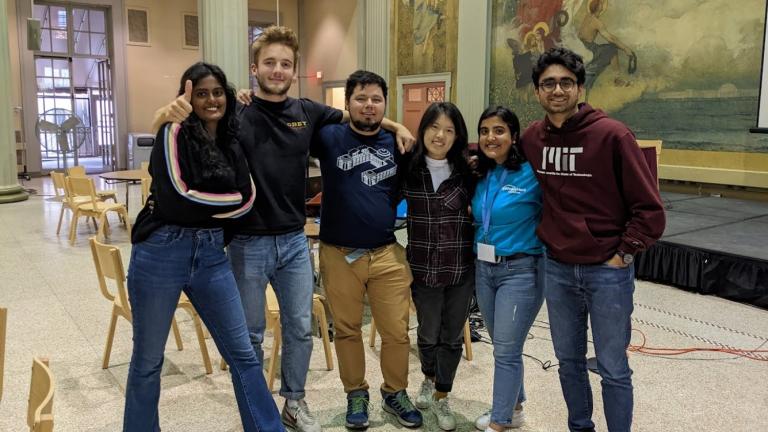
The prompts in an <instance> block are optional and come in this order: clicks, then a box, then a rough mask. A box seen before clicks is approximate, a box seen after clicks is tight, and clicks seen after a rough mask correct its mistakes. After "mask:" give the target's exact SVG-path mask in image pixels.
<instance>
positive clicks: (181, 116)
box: [165, 80, 192, 123]
mask: <svg viewBox="0 0 768 432" xmlns="http://www.w3.org/2000/svg"><path fill="white" fill-rule="evenodd" d="M191 102H192V81H191V80H187V82H186V83H184V94H183V95H181V96H179V97H177V98H176V99H175V100H174V101H173V102H171V104H170V105H168V106H167V107H166V110H165V112H166V119H165V120H166V121H170V122H174V123H181V122H183V121H184V120H186V119H187V117H189V115H190V114H191V113H192V103H191Z"/></svg>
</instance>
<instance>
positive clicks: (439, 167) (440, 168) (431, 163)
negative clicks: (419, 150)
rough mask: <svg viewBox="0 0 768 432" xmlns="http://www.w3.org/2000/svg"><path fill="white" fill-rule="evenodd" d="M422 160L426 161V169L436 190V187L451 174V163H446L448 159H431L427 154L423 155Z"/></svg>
mask: <svg viewBox="0 0 768 432" xmlns="http://www.w3.org/2000/svg"><path fill="white" fill-rule="evenodd" d="M424 160H425V161H426V163H427V169H429V174H430V175H431V176H432V188H433V189H434V190H435V192H437V188H439V187H440V185H441V184H442V183H443V182H444V181H445V180H446V179H447V178H448V177H450V176H451V164H449V163H448V159H442V160H437V159H432V158H430V157H429V156H426V155H425V156H424Z"/></svg>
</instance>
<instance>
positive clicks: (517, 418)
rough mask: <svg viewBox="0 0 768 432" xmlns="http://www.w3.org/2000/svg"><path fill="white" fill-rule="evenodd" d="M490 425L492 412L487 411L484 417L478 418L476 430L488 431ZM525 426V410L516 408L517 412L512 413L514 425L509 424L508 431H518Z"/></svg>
mask: <svg viewBox="0 0 768 432" xmlns="http://www.w3.org/2000/svg"><path fill="white" fill-rule="evenodd" d="M490 424H491V410H488V411H486V412H485V413H483V415H481V416H480V417H478V418H477V420H475V428H477V430H481V431H484V430H487V429H488V426H490ZM523 424H525V413H524V412H523V408H522V407H520V409H517V408H515V410H514V411H512V423H510V424H509V426H508V429H517V428H520V427H523Z"/></svg>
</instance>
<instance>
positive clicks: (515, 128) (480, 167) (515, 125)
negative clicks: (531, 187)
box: [476, 105, 526, 177]
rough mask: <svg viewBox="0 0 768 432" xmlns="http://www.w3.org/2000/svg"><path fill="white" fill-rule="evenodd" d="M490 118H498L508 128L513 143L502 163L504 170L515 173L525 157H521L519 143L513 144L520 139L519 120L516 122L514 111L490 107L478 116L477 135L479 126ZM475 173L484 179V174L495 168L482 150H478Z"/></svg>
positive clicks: (501, 107)
mask: <svg viewBox="0 0 768 432" xmlns="http://www.w3.org/2000/svg"><path fill="white" fill-rule="evenodd" d="M491 117H498V118H500V119H501V121H503V122H504V123H505V124H506V125H507V127H508V128H509V133H510V134H511V135H512V139H513V143H512V146H511V147H510V148H509V154H508V155H507V160H505V161H504V168H506V169H508V170H511V171H517V170H519V169H520V165H521V164H522V163H523V162H525V160H526V159H525V156H524V155H523V152H522V151H521V150H520V145H519V144H520V143H519V142H517V143H515V142H514V140H515V139H517V140H518V141H519V139H520V120H518V118H517V115H516V114H515V112H514V111H512V110H511V109H509V108H507V107H505V106H502V105H498V106H490V107H488V108H486V109H485V111H483V113H482V114H480V120H478V121H477V134H478V135H480V125H482V124H483V120H485V119H489V118H491ZM477 158H478V161H477V169H476V171H477V173H478V174H479V175H480V177H484V176H485V174H487V173H488V171H490V170H492V169H493V168H494V167H496V161H494V160H493V159H491V158H489V157H488V156H486V155H485V153H483V151H482V149H478V152H477Z"/></svg>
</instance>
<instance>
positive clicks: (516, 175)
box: [472, 162, 543, 256]
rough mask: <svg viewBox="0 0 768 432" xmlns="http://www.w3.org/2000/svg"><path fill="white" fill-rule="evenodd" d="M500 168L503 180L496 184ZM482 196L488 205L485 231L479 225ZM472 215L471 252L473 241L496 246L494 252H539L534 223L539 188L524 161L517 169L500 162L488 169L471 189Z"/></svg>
mask: <svg viewBox="0 0 768 432" xmlns="http://www.w3.org/2000/svg"><path fill="white" fill-rule="evenodd" d="M504 171H506V173H507V174H506V177H505V178H504V184H500V183H499V181H500V179H501V177H502V176H503V173H504ZM486 191H488V193H487V197H486ZM486 198H487V201H486V202H487V203H488V204H489V205H490V218H489V220H490V224H489V227H488V232H487V233H486V232H485V230H484V229H483V217H484V216H485V215H486V213H487V212H488V210H486V209H485V205H484V201H485V200H486ZM491 204H492V205H491ZM472 215H473V218H474V225H475V244H474V249H475V252H477V243H485V244H490V245H493V246H494V247H495V248H496V255H497V256H509V255H514V254H516V253H520V252H522V253H527V254H531V255H538V254H541V253H542V251H543V246H542V243H541V240H539V238H538V237H537V236H536V227H537V226H538V224H539V221H540V220H541V188H540V187H539V183H538V181H537V180H536V177H535V176H534V174H533V170H532V169H531V164H529V163H528V162H525V163H523V164H522V165H521V166H520V169H519V170H518V171H510V170H508V169H506V168H504V167H503V166H501V165H497V166H496V168H494V169H493V170H490V171H488V173H487V174H486V176H485V177H484V178H483V179H482V180H480V182H479V183H478V184H477V189H475V196H474V197H473V198H472Z"/></svg>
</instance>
